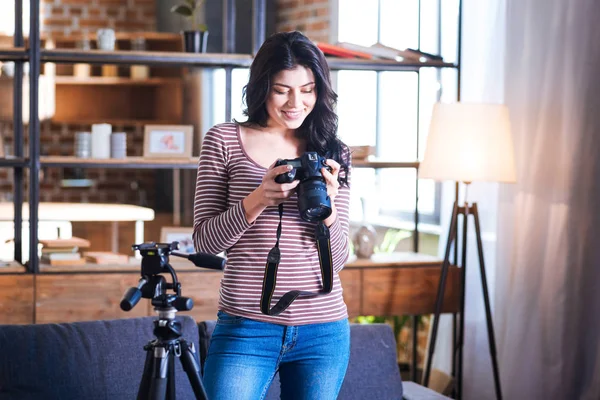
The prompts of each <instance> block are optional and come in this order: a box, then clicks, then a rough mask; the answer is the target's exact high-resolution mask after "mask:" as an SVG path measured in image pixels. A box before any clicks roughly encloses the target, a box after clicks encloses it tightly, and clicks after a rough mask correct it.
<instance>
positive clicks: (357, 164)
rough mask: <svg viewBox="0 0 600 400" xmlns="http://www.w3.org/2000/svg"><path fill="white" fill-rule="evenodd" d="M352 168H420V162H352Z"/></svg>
mask: <svg viewBox="0 0 600 400" xmlns="http://www.w3.org/2000/svg"><path fill="white" fill-rule="evenodd" d="M352 166H353V167H355V168H419V162H418V161H408V162H400V161H380V160H373V161H366V160H352Z"/></svg>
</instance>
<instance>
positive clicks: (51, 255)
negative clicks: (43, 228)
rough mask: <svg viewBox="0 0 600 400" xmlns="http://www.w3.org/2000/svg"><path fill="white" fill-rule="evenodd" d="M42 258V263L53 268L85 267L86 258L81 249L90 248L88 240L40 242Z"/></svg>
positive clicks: (73, 238)
mask: <svg viewBox="0 0 600 400" xmlns="http://www.w3.org/2000/svg"><path fill="white" fill-rule="evenodd" d="M40 243H41V244H42V256H41V258H40V262H41V263H42V264H49V265H52V266H64V265H84V264H85V258H83V257H82V256H81V253H80V249H84V248H87V247H90V242H89V241H88V240H85V239H82V238H78V237H72V238H69V239H47V240H40Z"/></svg>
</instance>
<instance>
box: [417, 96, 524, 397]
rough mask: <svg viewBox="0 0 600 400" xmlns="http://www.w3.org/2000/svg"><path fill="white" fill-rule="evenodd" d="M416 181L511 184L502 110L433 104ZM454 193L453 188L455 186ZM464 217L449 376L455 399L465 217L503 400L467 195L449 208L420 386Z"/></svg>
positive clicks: (474, 213)
mask: <svg viewBox="0 0 600 400" xmlns="http://www.w3.org/2000/svg"><path fill="white" fill-rule="evenodd" d="M419 178H423V179H433V180H436V181H455V182H462V183H465V184H466V185H467V186H466V188H467V189H468V185H469V184H470V183H471V182H477V181H487V182H503V183H512V182H515V180H516V174H515V166H514V154H513V142H512V138H511V132H510V120H509V115H508V109H507V108H506V106H503V105H499V104H468V103H452V104H444V103H437V104H436V105H435V106H434V109H433V114H432V118H431V125H430V129H429V135H428V137H427V145H426V148H425V155H424V158H423V161H422V162H421V164H420V167H419ZM457 187H458V185H457ZM459 215H462V217H463V221H462V222H463V228H462V254H461V255H462V260H461V261H462V262H461V264H462V265H461V268H462V274H461V282H462V283H461V299H460V311H459V315H460V320H459V325H458V342H457V343H456V340H454V342H455V343H453V345H454V349H453V353H452V354H453V357H452V359H453V362H454V360H455V359H456V363H455V364H453V371H454V369H456V382H457V383H456V398H457V399H461V398H462V378H463V376H462V372H463V371H462V368H463V345H464V331H465V318H464V315H465V283H466V264H467V263H466V254H467V227H468V222H469V216H471V215H472V216H473V219H474V224H475V236H476V240H477V250H478V255H479V269H480V272H481V287H482V290H483V299H484V303H485V316H486V323H487V332H488V341H489V349H490V356H491V361H492V369H493V374H494V385H495V391H496V398H497V399H502V391H501V388H500V377H499V372H498V362H497V358H496V340H495V337H494V326H493V322H492V312H491V307H490V299H489V294H488V285H487V279H486V274H485V264H484V257H483V244H482V240H481V227H480V224H479V211H478V207H477V203H472V204H469V203H468V202H467V198H466V193H465V201H464V204H462V205H459V204H458V196H457V199H456V201H455V203H454V207H453V211H452V217H451V219H450V227H449V230H448V239H447V243H446V249H445V253H444V261H443V264H442V270H441V277H440V282H439V286H438V292H437V297H436V303H435V314H434V320H433V325H432V331H431V336H430V343H429V350H428V355H427V363H426V366H425V372H424V378H423V384H424V385H425V386H427V385H428V383H429V376H430V373H431V362H432V358H433V354H434V351H435V342H436V339H437V331H438V326H439V316H440V313H441V310H442V305H443V299H444V290H445V285H446V278H447V276H448V268H449V266H450V260H449V257H450V250H451V248H452V244H453V242H455V241H456V243H455V246H456V248H458V238H457V237H456V236H457V226H458V216H459ZM455 254H456V253H455Z"/></svg>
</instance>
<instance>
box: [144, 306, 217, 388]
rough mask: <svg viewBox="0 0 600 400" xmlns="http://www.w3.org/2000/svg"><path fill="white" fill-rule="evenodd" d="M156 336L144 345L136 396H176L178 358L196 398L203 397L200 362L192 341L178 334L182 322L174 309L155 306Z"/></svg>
mask: <svg viewBox="0 0 600 400" xmlns="http://www.w3.org/2000/svg"><path fill="white" fill-rule="evenodd" d="M155 311H157V312H158V319H157V320H155V321H154V335H155V336H156V339H155V340H151V341H150V342H148V344H146V345H145V346H144V350H145V351H146V362H145V363H144V372H143V374H142V379H141V382H140V387H139V390H138V396H137V398H138V400H147V399H148V400H157V399H175V358H176V357H177V358H179V360H180V361H181V366H182V367H183V370H184V371H185V373H186V375H187V377H188V379H189V381H190V384H191V385H192V389H193V390H194V394H195V395H196V398H197V399H201V400H206V399H207V397H206V392H205V391H204V386H203V385H202V379H201V378H200V362H199V361H198V353H197V352H196V348H195V346H194V344H193V343H190V342H188V341H186V340H185V339H183V338H181V323H179V322H178V321H176V320H175V313H176V312H177V310H176V309H175V308H174V307H170V308H158V307H157V308H155Z"/></svg>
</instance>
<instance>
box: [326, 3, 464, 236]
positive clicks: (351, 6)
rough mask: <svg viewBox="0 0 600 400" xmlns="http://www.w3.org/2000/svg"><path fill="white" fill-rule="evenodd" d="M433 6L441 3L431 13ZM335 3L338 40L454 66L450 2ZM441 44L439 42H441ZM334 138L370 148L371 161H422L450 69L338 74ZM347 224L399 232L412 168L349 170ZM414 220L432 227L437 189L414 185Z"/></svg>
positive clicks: (409, 198) (449, 95)
mask: <svg viewBox="0 0 600 400" xmlns="http://www.w3.org/2000/svg"><path fill="white" fill-rule="evenodd" d="M438 3H443V5H442V6H441V8H439V7H440V6H439V4H438ZM373 4H374V7H365V2H364V1H362V0H338V8H337V9H338V24H337V26H338V32H337V38H338V41H339V42H350V43H355V44H359V45H363V46H370V45H372V44H375V43H377V42H379V43H382V44H384V45H386V46H390V47H394V48H397V49H405V48H420V49H422V50H423V51H428V52H432V53H440V52H441V54H442V55H443V56H444V61H446V62H454V61H456V43H457V25H458V0H450V1H448V0H443V1H441V2H438V0H420V1H419V0H402V1H401V0H373ZM442 39H443V40H442ZM335 75H336V78H335V80H336V82H337V92H338V95H339V101H338V116H339V132H340V137H341V138H342V139H343V140H344V141H345V142H346V143H347V144H348V145H351V146H359V145H371V146H375V147H376V153H377V156H378V158H380V159H383V160H388V161H400V162H411V161H417V160H420V159H421V158H422V156H423V150H424V145H425V140H426V137H427V129H428V125H429V119H430V115H431V110H432V107H433V104H434V103H435V102H437V101H440V100H442V101H452V100H455V99H456V83H457V73H456V70H455V69H437V68H422V69H421V70H420V72H419V73H417V72H413V71H401V72H396V71H393V72H388V71H386V72H374V71H339V72H336V73H335ZM353 181H354V184H353V199H352V211H351V219H352V220H353V221H361V220H363V219H366V220H368V221H371V222H376V223H377V222H381V221H385V223H383V224H384V225H385V224H387V225H391V226H395V225H399V226H407V225H408V224H411V223H413V221H414V213H415V209H416V197H417V196H416V190H417V179H416V170H415V169H413V168H406V169H380V170H373V169H366V168H356V169H354V175H353ZM418 191H419V193H418V197H419V201H418V203H419V204H418V211H419V221H420V222H424V223H429V224H436V225H437V224H439V208H440V185H439V184H437V183H435V182H433V181H429V180H420V181H419V182H418Z"/></svg>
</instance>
